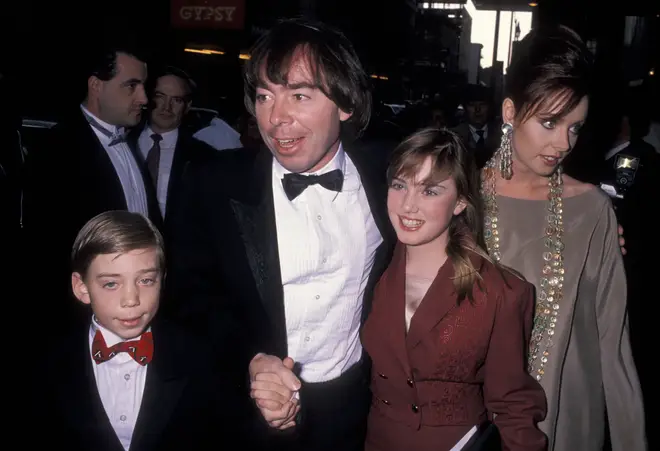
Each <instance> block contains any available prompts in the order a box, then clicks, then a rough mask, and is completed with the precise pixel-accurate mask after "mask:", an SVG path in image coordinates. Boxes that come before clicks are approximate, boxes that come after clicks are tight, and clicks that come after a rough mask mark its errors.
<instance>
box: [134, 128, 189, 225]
mask: <svg viewBox="0 0 660 451" xmlns="http://www.w3.org/2000/svg"><path fill="white" fill-rule="evenodd" d="M154 133H155V132H154V131H153V130H151V127H145V129H144V130H143V131H142V133H141V134H140V138H139V139H138V147H139V148H140V155H142V157H143V158H144V159H145V161H146V159H147V155H148V154H149V151H150V150H151V148H152V147H153V145H154V140H153V139H152V138H151V135H153V134H154ZM159 135H160V136H162V137H163V139H162V140H161V142H160V162H159V163H158V187H157V189H156V196H157V197H158V206H159V207H160V212H161V214H162V215H163V217H165V208H166V206H167V188H168V186H169V184H170V172H172V162H173V161H174V151H175V150H176V142H177V140H178V139H179V129H178V128H175V129H174V130H170V131H169V132H165V133H159Z"/></svg>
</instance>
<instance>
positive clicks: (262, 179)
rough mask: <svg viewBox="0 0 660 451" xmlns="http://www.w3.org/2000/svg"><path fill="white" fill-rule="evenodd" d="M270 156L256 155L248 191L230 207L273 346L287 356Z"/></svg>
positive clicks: (267, 152)
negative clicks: (267, 319)
mask: <svg viewBox="0 0 660 451" xmlns="http://www.w3.org/2000/svg"><path fill="white" fill-rule="evenodd" d="M272 162H273V157H272V155H271V153H270V152H269V151H267V150H265V151H260V152H259V153H258V154H257V156H256V157H255V165H254V170H253V173H252V175H251V181H250V184H249V185H247V186H250V189H249V193H246V192H242V193H237V196H235V197H234V198H233V199H231V206H232V209H233V210H234V216H235V218H236V223H237V225H238V229H239V230H240V232H241V236H242V238H243V244H244V246H245V250H246V255H247V259H248V263H249V265H250V269H251V270H252V275H253V277H254V281H255V284H256V287H257V290H258V291H259V295H260V298H261V301H262V303H263V305H264V308H265V310H266V312H267V313H268V316H269V317H270V320H271V322H272V324H273V325H274V331H275V334H276V335H277V336H276V337H275V342H276V343H277V344H276V349H277V350H278V351H279V352H280V353H281V354H282V356H285V355H286V352H287V348H286V343H287V340H286V327H285V324H286V320H285V314H284V291H283V289H282V274H281V270H280V257H279V250H278V244H277V225H276V223H275V205H274V201H273V186H272Z"/></svg>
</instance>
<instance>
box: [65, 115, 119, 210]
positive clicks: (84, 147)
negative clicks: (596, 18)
mask: <svg viewBox="0 0 660 451" xmlns="http://www.w3.org/2000/svg"><path fill="white" fill-rule="evenodd" d="M77 120H78V128H79V130H80V135H79V139H80V141H81V144H80V146H79V148H80V157H81V160H82V164H81V166H80V170H81V171H84V174H83V175H87V176H88V177H93V179H92V180H90V182H91V183H92V185H93V186H94V185H95V186H100V187H103V190H98V191H99V192H100V193H104V195H105V198H106V199H107V200H106V202H105V203H106V204H107V205H104V206H103V208H104V209H108V210H109V209H118V210H125V209H127V208H128V204H127V203H126V196H125V195H124V189H123V188H122V186H121V181H120V180H119V176H118V175H117V171H115V167H114V166H113V164H112V161H111V160H110V157H109V156H108V153H107V152H106V150H105V148H104V147H103V144H101V142H100V141H99V139H98V138H97V137H96V134H95V133H94V131H93V130H92V127H91V126H90V125H89V123H88V122H87V120H86V119H85V118H84V116H83V115H82V113H79V114H78V119H77ZM117 199H121V201H120V202H117Z"/></svg>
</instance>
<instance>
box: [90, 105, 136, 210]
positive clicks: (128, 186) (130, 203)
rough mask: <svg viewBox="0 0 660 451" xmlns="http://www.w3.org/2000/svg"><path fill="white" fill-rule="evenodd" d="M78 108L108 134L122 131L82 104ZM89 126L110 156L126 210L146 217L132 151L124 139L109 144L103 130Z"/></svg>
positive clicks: (108, 139) (108, 138)
mask: <svg viewBox="0 0 660 451" xmlns="http://www.w3.org/2000/svg"><path fill="white" fill-rule="evenodd" d="M80 108H81V109H82V110H83V112H84V113H85V114H86V115H88V116H89V117H91V118H92V119H94V120H95V121H96V122H98V124H99V125H100V126H101V127H103V128H104V129H106V130H107V131H108V132H110V134H112V135H116V134H118V133H122V132H123V129H122V128H121V127H116V126H114V125H110V124H108V123H107V122H104V121H102V120H101V119H99V118H98V117H96V116H94V115H93V114H92V113H90V112H89V110H88V109H87V108H85V107H84V106H83V105H80ZM90 128H91V129H92V131H93V132H94V134H95V135H96V137H97V138H98V139H99V141H100V142H101V145H102V146H103V148H104V149H105V151H106V153H107V154H108V157H110V161H111V162H112V166H113V167H114V168H115V172H116V173H117V176H118V177H119V181H120V182H121V187H122V188H123V190H124V197H125V198H126V206H127V208H128V211H131V212H133V213H140V214H142V215H143V216H145V217H147V218H148V217H149V203H148V202H147V192H146V190H145V188H144V180H143V179H142V172H141V171H140V166H139V165H138V162H137V161H136V160H135V156H134V155H133V152H131V148H130V147H129V146H128V144H127V143H126V141H124V142H121V143H117V144H114V145H112V146H110V141H111V138H110V137H108V136H107V135H105V134H103V132H101V131H100V130H97V129H96V128H95V127H93V126H92V125H90Z"/></svg>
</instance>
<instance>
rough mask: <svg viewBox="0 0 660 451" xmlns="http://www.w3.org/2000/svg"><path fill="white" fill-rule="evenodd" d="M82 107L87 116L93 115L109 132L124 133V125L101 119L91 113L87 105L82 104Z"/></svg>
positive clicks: (114, 133)
mask: <svg viewBox="0 0 660 451" xmlns="http://www.w3.org/2000/svg"><path fill="white" fill-rule="evenodd" d="M80 109H81V110H82V111H83V113H85V114H86V115H87V116H89V117H91V118H92V119H94V120H95V121H96V122H97V123H98V124H99V125H100V126H101V127H103V128H104V129H106V130H107V131H108V132H110V134H111V135H120V134H122V133H124V127H117V126H116V125H111V124H108V123H107V122H105V121H103V120H101V119H99V118H98V117H96V116H95V115H94V114H92V113H90V111H89V110H88V109H87V108H86V107H85V105H83V104H80Z"/></svg>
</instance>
